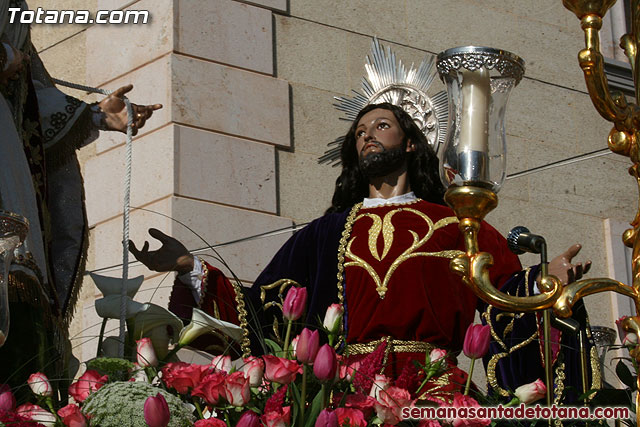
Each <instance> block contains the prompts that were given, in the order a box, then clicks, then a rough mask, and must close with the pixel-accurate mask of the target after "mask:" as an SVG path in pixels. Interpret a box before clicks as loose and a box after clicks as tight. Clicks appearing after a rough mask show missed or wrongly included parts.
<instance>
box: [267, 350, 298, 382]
mask: <svg viewBox="0 0 640 427" xmlns="http://www.w3.org/2000/svg"><path fill="white" fill-rule="evenodd" d="M262 358H263V359H264V364H265V368H264V377H265V379H266V380H267V381H272V382H274V383H278V384H289V383H291V382H292V381H293V380H295V378H296V375H297V374H298V372H300V365H298V363H297V362H296V361H294V360H288V359H283V358H281V357H277V356H271V355H266V356H262Z"/></svg>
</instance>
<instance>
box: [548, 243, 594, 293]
mask: <svg viewBox="0 0 640 427" xmlns="http://www.w3.org/2000/svg"><path fill="white" fill-rule="evenodd" d="M580 249H582V246H581V245H579V244H577V243H576V244H575V245H572V246H570V247H569V249H567V250H566V251H564V252H563V253H561V254H560V255H558V256H557V257H555V258H554V259H552V260H551V262H549V274H551V275H554V276H556V277H557V278H558V279H560V280H561V281H562V283H563V284H565V285H568V284H569V283H572V282H575V281H576V280H580V279H581V278H582V276H583V275H584V274H587V272H589V269H590V268H591V261H587V262H585V263H584V264H583V263H581V262H578V263H576V264H572V263H571V260H572V259H573V257H575V256H576V255H577V254H578V252H580Z"/></svg>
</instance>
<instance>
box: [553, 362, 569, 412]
mask: <svg viewBox="0 0 640 427" xmlns="http://www.w3.org/2000/svg"><path fill="white" fill-rule="evenodd" d="M565 379H566V375H565V373H564V362H562V363H559V364H558V366H556V371H555V380H554V384H555V387H554V390H553V393H554V398H553V403H554V404H555V405H559V404H560V398H561V397H562V393H564V380H565Z"/></svg>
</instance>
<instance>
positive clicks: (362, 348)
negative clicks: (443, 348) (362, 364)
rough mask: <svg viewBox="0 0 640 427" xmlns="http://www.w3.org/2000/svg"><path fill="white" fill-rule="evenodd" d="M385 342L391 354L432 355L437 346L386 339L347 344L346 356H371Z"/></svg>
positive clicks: (420, 342) (421, 342)
mask: <svg viewBox="0 0 640 427" xmlns="http://www.w3.org/2000/svg"><path fill="white" fill-rule="evenodd" d="M384 341H386V342H387V350H386V351H385V352H389V353H430V352H431V350H433V349H435V348H436V346H435V345H433V344H431V343H427V342H423V341H404V340H394V339H391V338H390V337H384V338H380V339H378V340H375V341H371V342H368V343H366V344H363V343H356V344H347V349H346V352H345V354H346V355H348V356H354V355H360V354H370V353H373V352H374V351H375V349H376V348H378V346H379V345H380V344H382V343H383V342H384Z"/></svg>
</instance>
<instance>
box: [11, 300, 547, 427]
mask: <svg viewBox="0 0 640 427" xmlns="http://www.w3.org/2000/svg"><path fill="white" fill-rule="evenodd" d="M306 299H307V294H306V289H304V288H296V287H292V288H290V290H289V291H288V293H287V295H286V298H284V301H283V304H282V307H283V315H284V316H283V317H284V319H285V320H286V324H285V326H284V327H285V328H286V333H285V339H284V340H283V341H282V342H281V343H278V342H275V341H271V340H268V344H269V346H270V348H271V350H272V351H271V354H265V355H263V356H261V357H248V358H243V359H239V360H235V361H232V360H231V357H230V356H228V355H218V356H215V357H213V358H212V360H211V363H209V364H208V365H198V364H190V363H185V362H180V361H175V358H174V357H175V353H176V351H177V349H179V348H181V347H183V346H185V345H188V344H189V343H190V342H191V341H192V340H193V339H195V338H196V337H197V336H199V335H201V334H203V333H207V332H209V331H211V329H212V328H216V329H217V330H218V331H219V330H220V325H221V323H220V321H219V320H217V319H212V318H210V316H208V315H207V314H206V313H203V312H201V311H199V310H198V309H194V315H193V318H192V322H191V323H190V324H189V325H188V326H187V327H185V328H184V329H183V330H182V331H181V332H180V334H179V335H178V339H177V341H176V344H175V345H174V347H173V349H170V350H168V349H161V350H160V351H157V347H158V346H157V344H156V343H154V342H153V339H151V338H149V337H142V338H140V339H138V340H137V341H136V347H135V354H134V355H133V356H132V357H131V358H130V359H131V360H125V359H119V358H111V357H100V358H96V359H94V360H91V361H89V362H87V370H86V371H85V372H84V373H83V374H82V376H80V377H79V378H78V379H77V380H76V381H75V382H73V383H72V384H71V386H70V387H69V389H68V392H69V395H70V396H71V397H72V398H73V400H74V403H71V404H69V405H66V406H64V407H62V408H60V409H58V410H57V411H56V410H55V408H54V405H53V401H52V395H53V391H52V387H51V384H50V383H49V380H48V379H47V378H46V377H45V376H44V375H43V374H40V373H35V374H34V375H32V376H31V377H30V378H29V381H28V384H29V386H30V387H31V390H32V391H33V394H34V397H35V399H36V401H37V403H38V405H35V404H30V403H29V404H23V405H20V406H17V407H16V401H15V397H14V396H13V394H12V392H11V390H9V389H8V387H6V386H4V385H1V386H0V425H12V426H14V425H16V426H20V425H30V426H32V425H42V426H73V427H85V426H101V427H111V426H114V427H116V426H117V427H122V426H150V427H167V426H191V425H195V426H196V427H208V426H239V427H258V426H266V427H287V426H300V427H317V426H335V427H338V426H351V427H356V426H357V427H361V426H368V425H383V426H391V425H399V426H402V425H418V426H439V425H453V426H462V425H464V426H487V425H489V424H491V423H492V420H488V419H463V420H459V419H440V420H418V419H413V420H412V419H410V418H409V417H408V416H407V413H408V410H410V409H411V408H414V407H419V406H424V405H430V406H436V407H440V406H453V407H477V406H479V405H480V403H479V400H480V401H482V398H478V399H476V398H474V397H472V396H470V395H469V393H470V391H473V390H472V387H471V384H470V376H467V375H466V374H465V373H464V372H462V371H461V370H460V369H458V368H457V367H455V366H453V365H452V364H451V363H450V362H449V360H448V355H447V352H446V351H444V350H442V349H434V350H433V351H431V352H430V354H427V355H426V357H425V360H424V362H415V363H413V364H407V365H406V366H405V368H404V369H403V370H402V373H401V374H400V375H399V376H398V377H397V378H390V377H388V376H386V375H384V374H383V372H384V368H385V366H384V355H385V349H386V343H385V342H382V343H381V344H380V345H379V346H378V347H377V348H376V349H375V351H373V352H372V353H371V354H369V355H366V356H365V357H364V358H361V359H359V360H352V359H351V358H349V357H347V356H344V355H340V354H337V352H336V350H335V348H334V344H335V343H336V342H339V339H340V333H341V324H342V316H343V314H344V310H343V308H342V306H340V305H338V304H334V305H332V306H331V307H329V309H328V310H327V312H326V315H325V317H324V320H323V322H322V326H321V327H320V328H318V329H311V328H303V329H302V330H301V331H300V332H299V334H298V335H296V336H294V337H293V338H292V335H294V333H295V326H296V322H297V321H298V320H299V319H300V318H301V316H302V314H303V312H304V310H305V306H306ZM103 308H104V307H103ZM147 311H148V308H147ZM161 324H162V323H161V322H158V321H156V322H155V323H154V327H158V326H159V325H161ZM132 329H134V330H135V329H136V327H135V326H133V327H132ZM231 333H232V334H235V330H233V329H231ZM489 339H490V335H489V331H488V326H481V325H471V326H470V327H469V329H468V331H467V336H466V338H465V341H464V352H465V354H467V356H469V357H471V359H472V369H473V361H474V360H475V359H476V358H479V357H482V356H483V355H484V354H485V353H486V351H487V347H488V344H489ZM323 342H326V343H324V344H322V343H323ZM159 353H161V354H164V357H160V356H159ZM445 378H447V381H445V382H443V379H445ZM465 381H466V384H465ZM447 383H448V384H447ZM443 384H444V385H443ZM463 386H464V392H463V391H462V390H463ZM544 393H545V390H544V384H542V382H540V381H537V382H536V383H534V384H532V385H528V386H527V387H525V388H520V389H518V390H516V393H515V396H514V400H512V402H510V403H509V404H517V403H520V402H525V403H531V402H533V401H535V400H537V399H539V398H540V397H542V396H543V395H544ZM476 397H478V395H476ZM43 407H46V408H47V409H44V408H43ZM409 413H410V412H409ZM2 423H4V424H2Z"/></svg>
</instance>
